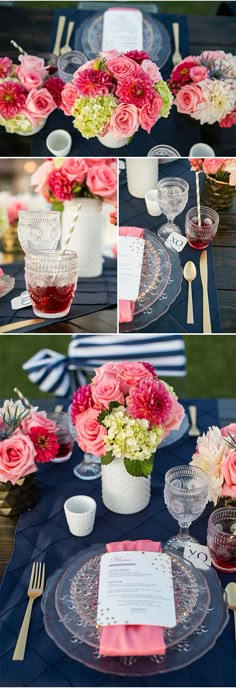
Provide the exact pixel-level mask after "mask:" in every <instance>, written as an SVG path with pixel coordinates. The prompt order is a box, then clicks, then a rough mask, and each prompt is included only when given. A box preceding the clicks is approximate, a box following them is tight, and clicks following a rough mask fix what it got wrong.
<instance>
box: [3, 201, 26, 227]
mask: <svg viewBox="0 0 236 688" xmlns="http://www.w3.org/2000/svg"><path fill="white" fill-rule="evenodd" d="M19 210H27V206H26V205H25V203H21V201H17V200H16V199H13V200H12V202H11V203H10V205H9V206H8V208H7V216H8V220H9V223H10V225H13V224H14V222H16V220H18V213H19Z"/></svg>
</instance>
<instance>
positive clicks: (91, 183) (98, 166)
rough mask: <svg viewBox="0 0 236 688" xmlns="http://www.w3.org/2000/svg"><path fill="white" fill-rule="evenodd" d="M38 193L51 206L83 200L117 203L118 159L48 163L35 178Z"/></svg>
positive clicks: (73, 159)
mask: <svg viewBox="0 0 236 688" xmlns="http://www.w3.org/2000/svg"><path fill="white" fill-rule="evenodd" d="M31 184H32V186H34V187H35V191H36V192H37V193H42V194H43V196H44V198H46V200H47V201H49V202H50V203H54V204H55V202H62V203H63V202H64V201H70V200H72V198H77V197H81V196H86V197H92V198H98V199H100V200H103V201H107V202H108V203H116V190H117V167H116V160H115V158H107V159H105V160H104V159H102V158H88V159H87V158H60V160H58V158H53V159H52V160H46V161H45V162H43V163H42V165H40V167H38V169H37V170H36V172H34V174H33V175H32V177H31Z"/></svg>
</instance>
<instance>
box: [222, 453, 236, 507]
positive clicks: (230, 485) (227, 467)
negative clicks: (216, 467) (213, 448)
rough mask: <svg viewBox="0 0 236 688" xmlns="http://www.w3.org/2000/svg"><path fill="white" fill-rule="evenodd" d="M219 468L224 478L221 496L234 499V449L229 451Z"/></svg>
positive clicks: (235, 475) (235, 481) (235, 474)
mask: <svg viewBox="0 0 236 688" xmlns="http://www.w3.org/2000/svg"><path fill="white" fill-rule="evenodd" d="M221 470H222V473H223V476H224V479H225V482H224V484H223V487H222V492H221V495H222V497H233V499H236V451H232V452H229V454H228V456H226V457H225V458H224V459H223V461H222V464H221Z"/></svg>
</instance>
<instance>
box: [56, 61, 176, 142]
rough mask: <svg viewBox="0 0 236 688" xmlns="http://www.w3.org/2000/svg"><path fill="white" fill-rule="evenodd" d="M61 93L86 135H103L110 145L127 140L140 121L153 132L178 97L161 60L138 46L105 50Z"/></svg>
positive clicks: (68, 112)
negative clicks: (156, 60)
mask: <svg viewBox="0 0 236 688" xmlns="http://www.w3.org/2000/svg"><path fill="white" fill-rule="evenodd" d="M61 98H62V104H61V108H62V110H63V112H64V113H65V115H70V116H72V117H73V124H74V127H75V128H76V129H78V131H79V132H80V133H81V134H82V136H83V137H85V138H86V139H90V138H91V137H93V136H97V137H100V138H99V140H101V142H103V143H104V145H107V146H108V147H116V146H117V147H118V146H119V145H124V142H126V141H128V140H129V139H130V138H131V137H133V136H134V134H135V133H136V131H138V128H139V127H141V128H142V129H144V130H145V131H147V132H148V133H149V134H150V131H151V129H152V127H153V126H154V124H156V122H157V121H158V119H159V118H160V117H168V115H169V112H170V109H171V105H172V101H173V97H172V94H171V92H170V90H169V88H168V86H167V84H166V82H165V81H163V79H162V76H161V73H160V71H159V69H158V67H157V65H156V64H155V63H154V62H152V61H151V60H150V59H149V57H148V55H147V54H146V53H145V52H143V51H138V50H132V51H130V52H127V53H125V54H121V53H119V52H118V51H117V50H112V51H108V52H104V53H100V55H99V56H98V57H97V58H95V59H94V60H90V61H89V62H86V63H85V64H83V65H82V66H81V67H79V69H77V71H76V72H75V73H74V77H73V81H72V82H71V83H68V84H66V85H65V86H64V88H63V91H62V94H61ZM108 135H109V136H108ZM103 138H104V141H103Z"/></svg>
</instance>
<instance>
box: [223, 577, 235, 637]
mask: <svg viewBox="0 0 236 688" xmlns="http://www.w3.org/2000/svg"><path fill="white" fill-rule="evenodd" d="M225 592H226V595H227V602H228V605H229V608H230V609H232V612H233V613H234V634H235V645H236V583H228V585H226V588H225Z"/></svg>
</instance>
